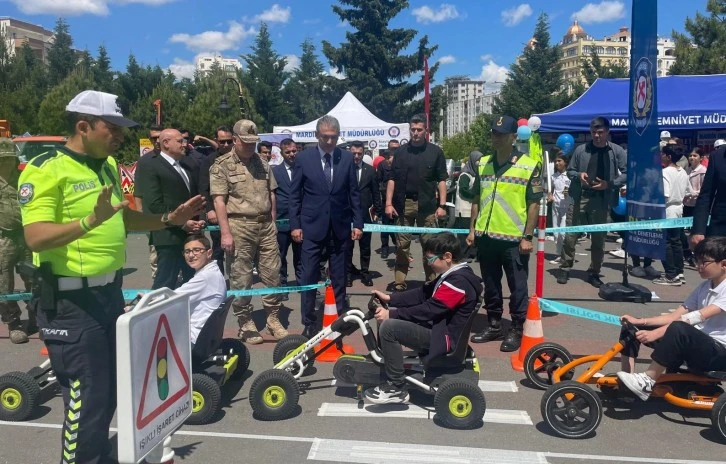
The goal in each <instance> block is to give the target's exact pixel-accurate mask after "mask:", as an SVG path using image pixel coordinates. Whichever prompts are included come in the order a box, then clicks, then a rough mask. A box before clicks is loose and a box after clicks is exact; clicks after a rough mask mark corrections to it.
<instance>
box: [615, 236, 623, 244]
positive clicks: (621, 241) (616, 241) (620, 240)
mask: <svg viewBox="0 0 726 464" xmlns="http://www.w3.org/2000/svg"><path fill="white" fill-rule="evenodd" d="M615 243H623V237H620V238H619V239H617V240H615Z"/></svg>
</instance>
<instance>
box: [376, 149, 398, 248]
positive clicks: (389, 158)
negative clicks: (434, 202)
mask: <svg viewBox="0 0 726 464" xmlns="http://www.w3.org/2000/svg"><path fill="white" fill-rule="evenodd" d="M399 146H400V145H398V141H397V140H391V141H390V142H388V147H389V148H387V149H386V150H383V152H382V153H381V156H382V157H383V161H381V162H380V163H378V167H377V168H376V176H377V178H378V184H379V190H380V194H381V202H382V204H384V205H385V203H386V188H387V187H386V186H387V184H388V179H389V177H391V176H392V175H391V163H393V152H394V151H395V150H396V149H397V148H398V147H399ZM390 147H393V148H390ZM379 220H380V221H381V224H383V225H389V226H390V225H393V224H395V222H396V221H395V219H393V218H390V217H388V215H387V214H385V211H382V212H381V214H379ZM389 243H390V244H391V245H390V246H389ZM391 246H392V247H393V248H394V253H395V248H396V234H394V233H392V232H381V257H382V258H383V259H388V255H389V254H390V253H391Z"/></svg>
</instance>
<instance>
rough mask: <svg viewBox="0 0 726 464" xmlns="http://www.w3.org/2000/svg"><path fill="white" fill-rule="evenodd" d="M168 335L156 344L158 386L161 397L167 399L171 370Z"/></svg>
mask: <svg viewBox="0 0 726 464" xmlns="http://www.w3.org/2000/svg"><path fill="white" fill-rule="evenodd" d="M167 352H168V350H167V342H166V337H162V338H160V339H159V343H158V344H157V345H156V386H157V389H158V390H157V391H158V393H159V399H161V400H165V399H166V397H167V396H169V371H168V365H167V364H168V363H167Z"/></svg>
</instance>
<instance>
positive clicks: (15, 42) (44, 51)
mask: <svg viewBox="0 0 726 464" xmlns="http://www.w3.org/2000/svg"><path fill="white" fill-rule="evenodd" d="M0 34H2V36H3V37H4V38H5V45H6V47H7V49H8V52H9V53H10V56H14V55H15V53H16V52H17V51H18V50H20V49H21V48H22V47H23V45H24V44H25V43H27V44H28V45H29V46H30V48H31V49H32V50H33V52H35V55H36V56H37V57H38V59H40V60H42V61H43V63H47V60H48V52H49V51H50V47H51V46H52V45H53V41H54V39H55V35H54V34H53V31H50V30H48V29H45V28H44V27H42V26H37V25H35V24H30V23H26V22H25V21H20V20H17V19H13V18H9V17H7V16H0Z"/></svg>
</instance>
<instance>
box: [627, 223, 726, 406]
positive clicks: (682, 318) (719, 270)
mask: <svg viewBox="0 0 726 464" xmlns="http://www.w3.org/2000/svg"><path fill="white" fill-rule="evenodd" d="M694 254H695V256H696V263H697V266H696V268H697V269H698V273H699V274H700V276H701V278H703V279H706V281H705V282H703V283H701V285H699V286H698V287H697V288H696V289H695V290H694V291H693V293H691V294H690V295H689V296H688V298H686V301H685V302H684V303H683V304H682V305H681V306H679V307H678V309H676V310H675V311H674V312H672V313H669V314H663V315H660V316H656V317H649V318H643V319H641V318H637V317H633V316H628V315H625V316H623V319H625V320H627V321H628V322H630V323H631V324H633V325H637V326H643V325H646V326H651V327H653V326H655V327H657V328H655V329H652V330H638V331H637V332H636V333H635V337H636V339H637V342H634V343H633V345H635V346H631V347H628V349H627V350H623V353H622V357H621V359H622V364H623V366H622V367H623V371H621V372H618V374H617V375H618V378H619V379H620V380H621V381H622V382H623V384H624V385H625V386H626V387H628V389H630V390H631V391H632V392H633V393H635V394H636V395H637V396H638V397H639V398H640V399H642V400H643V401H645V400H647V399H648V397H649V396H650V394H651V393H652V391H653V386H654V385H655V382H656V381H657V380H658V377H660V376H661V375H662V374H663V373H664V372H665V370H666V369H671V370H675V369H678V368H679V367H680V366H681V365H682V364H683V363H684V362H685V363H686V364H687V365H688V368H689V369H690V370H693V371H694V372H708V371H724V370H726V237H708V238H706V239H704V240H703V241H701V242H700V243H699V244H698V245H697V246H696V249H695V250H694ZM638 342H640V343H653V342H655V343H654V345H653V353H652V354H651V355H650V357H651V358H652V359H653V362H652V363H651V364H650V366H648V369H647V370H646V371H645V372H643V373H632V371H633V367H634V365H635V357H637V350H638V346H639V343H638Z"/></svg>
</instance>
